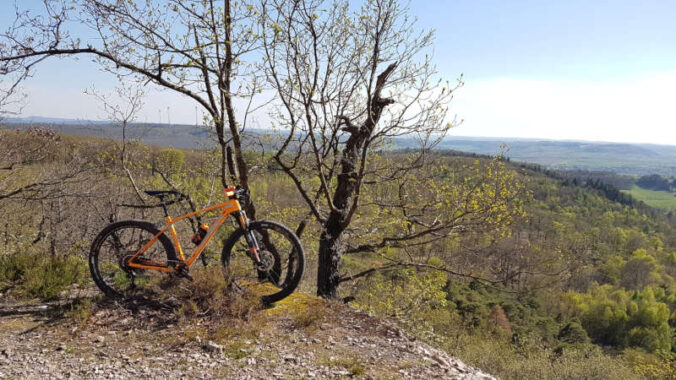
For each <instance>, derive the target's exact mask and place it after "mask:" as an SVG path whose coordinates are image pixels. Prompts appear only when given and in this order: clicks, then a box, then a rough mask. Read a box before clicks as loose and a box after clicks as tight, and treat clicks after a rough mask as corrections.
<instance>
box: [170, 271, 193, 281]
mask: <svg viewBox="0 0 676 380" xmlns="http://www.w3.org/2000/svg"><path fill="white" fill-rule="evenodd" d="M174 273H176V276H177V277H183V278H187V279H188V280H190V281H195V279H194V278H193V277H192V276H191V275H190V273H188V271H187V270H186V269H184V268H180V269H178V270H177V271H176V272H174Z"/></svg>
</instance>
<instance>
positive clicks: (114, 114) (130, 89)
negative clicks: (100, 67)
mask: <svg viewBox="0 0 676 380" xmlns="http://www.w3.org/2000/svg"><path fill="white" fill-rule="evenodd" d="M85 93H87V94H90V95H92V96H94V97H95V98H97V99H98V100H99V101H100V102H101V104H102V105H103V110H104V112H105V113H106V115H107V117H108V120H110V121H112V122H114V123H116V124H118V125H119V127H120V128H121V129H122V143H121V147H120V165H121V166H122V170H124V173H125V175H126V177H127V179H128V180H129V184H130V185H131V187H132V188H133V189H134V193H135V194H136V197H137V198H138V199H139V201H141V203H143V204H145V199H144V198H143V195H142V194H141V191H140V190H139V188H138V186H137V185H136V180H135V179H134V175H133V174H132V172H131V170H130V169H129V162H128V154H127V143H128V141H127V131H128V128H129V125H130V124H131V123H133V122H134V121H136V118H137V116H138V112H139V111H140V110H141V108H143V96H144V95H145V93H144V91H143V89H142V88H141V87H139V86H138V85H137V84H125V83H121V84H120V86H118V87H117V88H116V89H115V96H116V97H117V99H116V100H115V99H111V95H110V94H108V95H106V94H103V93H100V92H97V91H96V90H95V89H91V90H88V91H85Z"/></svg>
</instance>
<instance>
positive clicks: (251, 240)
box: [237, 211, 261, 264]
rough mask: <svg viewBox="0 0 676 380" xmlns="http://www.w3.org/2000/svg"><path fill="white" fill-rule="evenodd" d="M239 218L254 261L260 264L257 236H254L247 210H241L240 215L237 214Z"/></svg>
mask: <svg viewBox="0 0 676 380" xmlns="http://www.w3.org/2000/svg"><path fill="white" fill-rule="evenodd" d="M237 219H238V220H239V225H240V227H242V230H244V237H245V238H246V243H247V245H248V246H249V252H250V255H251V259H252V260H253V261H254V263H256V264H260V262H261V258H260V255H259V254H258V252H259V247H258V242H257V241H256V236H254V234H253V232H252V231H251V230H250V229H249V219H248V218H247V217H246V212H244V211H240V212H239V215H237Z"/></svg>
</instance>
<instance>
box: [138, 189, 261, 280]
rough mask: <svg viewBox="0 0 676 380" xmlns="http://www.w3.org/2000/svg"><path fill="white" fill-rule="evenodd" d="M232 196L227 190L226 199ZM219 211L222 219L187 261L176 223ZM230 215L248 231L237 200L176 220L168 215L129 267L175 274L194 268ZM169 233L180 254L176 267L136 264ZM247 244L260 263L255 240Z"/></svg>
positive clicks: (148, 262) (148, 263) (146, 263)
mask: <svg viewBox="0 0 676 380" xmlns="http://www.w3.org/2000/svg"><path fill="white" fill-rule="evenodd" d="M232 194H233V193H232V188H228V189H225V195H226V197H228V198H229V197H230V196H231V195H232ZM219 209H222V210H223V211H222V212H221V214H220V218H218V220H216V222H215V224H214V225H213V226H212V227H211V228H210V229H209V233H207V235H206V236H205V237H204V239H202V241H201V242H200V244H199V245H198V246H197V247H195V249H194V250H193V252H192V254H191V255H190V257H189V258H188V259H187V260H186V258H185V256H184V255H183V248H182V247H181V243H180V242H179V240H178V234H177V233H176V228H175V227H174V224H176V222H180V221H181V220H184V219H187V218H190V217H193V216H195V215H199V214H203V213H207V212H210V211H214V210H219ZM230 214H234V215H235V216H236V217H237V220H238V222H239V224H240V227H242V229H245V230H246V228H247V226H248V224H249V221H248V219H247V217H246V213H244V211H242V206H241V204H240V203H239V201H238V200H237V199H230V200H228V201H227V202H224V203H221V204H217V205H214V206H209V207H207V208H204V209H201V210H197V211H194V212H191V213H189V214H185V215H181V216H179V217H178V218H176V219H173V218H172V217H171V216H169V215H167V216H166V217H165V221H166V222H167V224H166V226H165V227H164V228H163V229H162V230H160V232H159V233H157V234H156V235H155V236H153V238H152V239H150V241H149V242H148V243H146V244H145V245H144V246H143V247H141V249H139V250H138V251H137V252H136V253H135V254H134V255H133V256H131V258H130V259H129V260H128V263H127V265H128V266H129V267H130V268H139V269H149V270H157V271H160V272H173V271H175V270H177V269H180V268H182V267H187V268H189V267H191V266H192V264H193V263H194V262H195V260H197V258H198V257H199V256H200V255H201V254H202V252H203V251H204V248H205V247H206V245H207V244H209V241H210V240H211V238H212V237H213V236H214V235H215V234H216V232H217V231H218V229H219V228H220V227H221V226H222V225H223V223H225V221H226V219H227V218H228V216H230ZM167 231H169V232H170V234H171V239H172V242H173V244H174V248H175V249H176V253H177V254H178V259H179V260H178V262H177V263H176V264H175V265H174V266H170V265H167V264H163V263H156V262H152V261H149V260H147V261H144V262H143V263H137V262H134V260H135V259H136V258H137V257H139V256H140V255H142V254H143V253H144V252H145V251H147V250H148V249H150V247H152V246H153V245H154V244H155V243H157V241H158V240H159V238H160V236H162V234H164V233H165V232H167ZM247 242H249V244H250V250H251V253H252V256H253V260H254V261H256V262H258V261H259V257H258V250H257V244H256V242H255V239H254V240H253V242H250V241H249V237H248V236H247Z"/></svg>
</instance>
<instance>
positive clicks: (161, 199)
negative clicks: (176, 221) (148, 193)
mask: <svg viewBox="0 0 676 380" xmlns="http://www.w3.org/2000/svg"><path fill="white" fill-rule="evenodd" d="M159 198H160V204H162V210H163V211H164V217H165V218H166V217H168V216H169V210H167V205H166V204H165V203H164V197H162V196H160V197H159Z"/></svg>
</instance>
